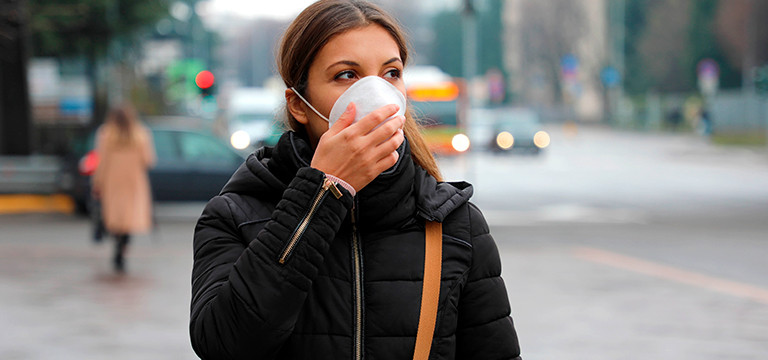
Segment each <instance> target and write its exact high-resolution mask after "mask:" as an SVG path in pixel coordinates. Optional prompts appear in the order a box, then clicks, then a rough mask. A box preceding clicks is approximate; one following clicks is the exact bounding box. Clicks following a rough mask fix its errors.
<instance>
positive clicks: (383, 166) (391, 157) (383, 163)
mask: <svg viewBox="0 0 768 360" xmlns="http://www.w3.org/2000/svg"><path fill="white" fill-rule="evenodd" d="M399 158H400V154H398V153H397V151H392V152H389V153H387V154H385V156H384V157H382V158H381V159H379V161H377V162H376V170H377V172H378V173H379V174H381V173H382V172H383V171H385V170H387V169H389V168H391V167H392V166H394V165H395V164H397V160H398V159H399Z"/></svg>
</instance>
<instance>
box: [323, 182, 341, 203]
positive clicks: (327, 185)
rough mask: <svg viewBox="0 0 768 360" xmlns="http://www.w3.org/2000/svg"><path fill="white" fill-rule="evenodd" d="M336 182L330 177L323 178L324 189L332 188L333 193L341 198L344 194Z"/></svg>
mask: <svg viewBox="0 0 768 360" xmlns="http://www.w3.org/2000/svg"><path fill="white" fill-rule="evenodd" d="M336 186H337V185H336V183H335V182H333V181H331V180H330V179H328V178H324V179H323V189H325V190H331V194H333V196H334V197H335V198H337V199H340V198H341V196H342V195H343V194H342V193H341V191H340V190H339V188H338V187H336Z"/></svg>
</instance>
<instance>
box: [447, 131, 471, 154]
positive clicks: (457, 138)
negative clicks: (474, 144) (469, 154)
mask: <svg viewBox="0 0 768 360" xmlns="http://www.w3.org/2000/svg"><path fill="white" fill-rule="evenodd" d="M451 146H453V148H454V149H455V150H456V151H458V152H465V151H467V149H469V137H467V135H464V134H456V135H454V136H453V139H451Z"/></svg>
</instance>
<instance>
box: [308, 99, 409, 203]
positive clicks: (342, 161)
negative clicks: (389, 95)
mask: <svg viewBox="0 0 768 360" xmlns="http://www.w3.org/2000/svg"><path fill="white" fill-rule="evenodd" d="M397 110H398V106H397V105H387V106H383V107H381V108H379V109H376V110H375V111H373V112H372V113H370V114H368V115H366V116H365V117H363V118H362V119H360V121H358V122H356V123H354V124H353V123H352V122H353V121H354V119H355V111H356V110H355V104H354V103H350V104H349V106H347V109H346V110H345V111H344V113H343V114H342V115H341V117H340V118H339V120H338V121H336V122H335V123H334V124H333V126H331V128H330V129H328V131H326V132H325V133H324V134H323V136H321V137H320V141H319V142H318V144H317V149H315V155H314V157H313V158H312V164H311V166H312V167H313V168H315V169H318V170H320V171H322V172H324V173H326V174H330V175H333V176H336V177H338V178H340V179H342V180H344V181H346V182H347V183H348V184H349V185H351V186H352V187H353V188H355V191H360V190H361V189H362V188H364V187H365V186H366V185H368V183H370V182H371V181H373V179H375V178H376V177H377V176H379V174H381V172H382V171H384V170H386V169H389V168H390V167H392V166H393V165H395V163H396V162H397V159H398V157H399V155H398V154H397V151H396V150H397V148H398V147H399V146H400V144H402V143H403V140H404V139H405V137H404V135H403V130H402V127H403V124H405V116H397V117H395V118H394V119H392V120H390V121H387V122H385V123H383V124H382V122H384V121H385V120H386V119H388V118H389V117H390V116H392V115H394V114H395V113H396V112H397ZM379 124H381V126H379V127H378V128H377V127H376V126H378V125H379ZM374 129H375V130H374Z"/></svg>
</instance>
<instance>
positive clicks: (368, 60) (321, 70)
mask: <svg viewBox="0 0 768 360" xmlns="http://www.w3.org/2000/svg"><path fill="white" fill-rule="evenodd" d="M403 65H404V64H403V61H402V59H401V58H400V48H399V47H398V46H397V42H395V39H394V38H393V37H392V35H390V34H389V32H388V31H387V30H385V29H384V28H383V27H381V26H380V25H377V24H372V25H368V26H365V27H361V28H356V29H352V30H348V31H346V32H343V33H341V34H338V35H336V36H334V37H332V38H331V39H330V40H329V41H328V43H326V44H325V46H323V47H322V48H321V49H320V51H319V52H318V53H317V56H315V59H314V61H313V62H312V65H310V67H309V75H308V77H307V83H308V86H307V90H306V94H302V95H305V96H308V99H307V100H309V102H310V103H311V104H312V106H314V107H315V108H316V109H317V111H319V112H320V113H321V114H323V115H325V116H326V117H327V116H328V114H330V113H331V109H332V108H333V104H334V103H335V102H336V99H338V98H339V96H341V94H342V93H343V92H344V91H345V90H347V88H348V87H350V86H351V85H352V84H354V83H355V81H357V80H359V79H362V78H364V77H366V76H371V75H375V76H380V77H382V78H384V79H385V80H387V81H389V82H390V83H392V85H394V86H395V87H397V88H398V89H399V90H400V91H401V92H402V93H403V95H404V96H405V84H404V83H403V78H402V74H403ZM286 95H287V97H288V99H287V100H288V103H289V104H290V109H291V113H292V114H293V115H294V117H295V118H296V120H298V121H299V122H300V123H302V124H304V126H305V127H306V129H307V132H308V133H309V137H310V140H311V142H312V145H313V146H315V147H316V146H317V142H318V141H319V140H320V136H321V135H323V133H325V132H326V131H328V122H327V121H325V120H323V119H322V118H321V117H319V116H317V114H315V113H314V112H313V111H312V110H310V109H309V107H307V106H306V105H305V104H304V103H303V102H301V100H299V99H298V97H297V96H295V95H294V94H293V93H292V92H290V91H287V92H286ZM297 106H298V107H300V109H297ZM295 110H298V111H295Z"/></svg>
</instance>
